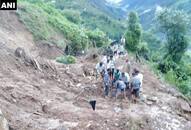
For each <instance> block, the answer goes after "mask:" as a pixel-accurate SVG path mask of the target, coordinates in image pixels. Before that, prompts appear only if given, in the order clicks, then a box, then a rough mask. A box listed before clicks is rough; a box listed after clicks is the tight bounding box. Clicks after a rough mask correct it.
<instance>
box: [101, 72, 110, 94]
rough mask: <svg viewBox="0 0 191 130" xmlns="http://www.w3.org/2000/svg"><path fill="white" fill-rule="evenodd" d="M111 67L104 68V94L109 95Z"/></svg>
mask: <svg viewBox="0 0 191 130" xmlns="http://www.w3.org/2000/svg"><path fill="white" fill-rule="evenodd" d="M108 72H109V69H108V70H104V76H103V82H104V96H105V97H107V96H108V95H109V88H110V83H111V82H110V77H109V74H108Z"/></svg>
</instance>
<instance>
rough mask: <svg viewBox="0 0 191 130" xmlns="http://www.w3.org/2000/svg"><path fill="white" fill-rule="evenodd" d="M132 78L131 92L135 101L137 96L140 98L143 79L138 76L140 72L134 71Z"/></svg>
mask: <svg viewBox="0 0 191 130" xmlns="http://www.w3.org/2000/svg"><path fill="white" fill-rule="evenodd" d="M132 76H133V77H132V79H131V92H132V95H133V101H136V99H137V98H139V96H140V95H139V93H140V86H141V81H140V78H139V77H138V73H136V72H134V73H133V74H132Z"/></svg>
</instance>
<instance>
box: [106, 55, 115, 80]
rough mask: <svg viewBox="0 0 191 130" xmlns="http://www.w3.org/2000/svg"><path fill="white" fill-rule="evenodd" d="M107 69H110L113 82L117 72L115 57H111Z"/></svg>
mask: <svg viewBox="0 0 191 130" xmlns="http://www.w3.org/2000/svg"><path fill="white" fill-rule="evenodd" d="M107 69H110V77H111V79H112V80H113V76H114V71H115V60H114V58H113V56H110V59H108V63H107Z"/></svg>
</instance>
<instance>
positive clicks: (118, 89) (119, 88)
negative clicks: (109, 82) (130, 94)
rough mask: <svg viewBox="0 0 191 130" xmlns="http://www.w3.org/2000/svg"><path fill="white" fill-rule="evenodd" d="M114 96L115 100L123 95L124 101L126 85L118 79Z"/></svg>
mask: <svg viewBox="0 0 191 130" xmlns="http://www.w3.org/2000/svg"><path fill="white" fill-rule="evenodd" d="M115 86H116V94H115V99H117V98H118V96H119V95H120V94H122V93H123V96H124V98H125V99H126V84H125V83H124V82H123V81H122V79H119V80H118V81H117V82H116V85H115Z"/></svg>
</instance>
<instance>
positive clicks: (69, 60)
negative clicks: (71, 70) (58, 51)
mask: <svg viewBox="0 0 191 130" xmlns="http://www.w3.org/2000/svg"><path fill="white" fill-rule="evenodd" d="M56 62H58V63H63V64H74V63H76V58H75V57H74V56H70V55H68V56H60V57H57V58H56Z"/></svg>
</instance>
